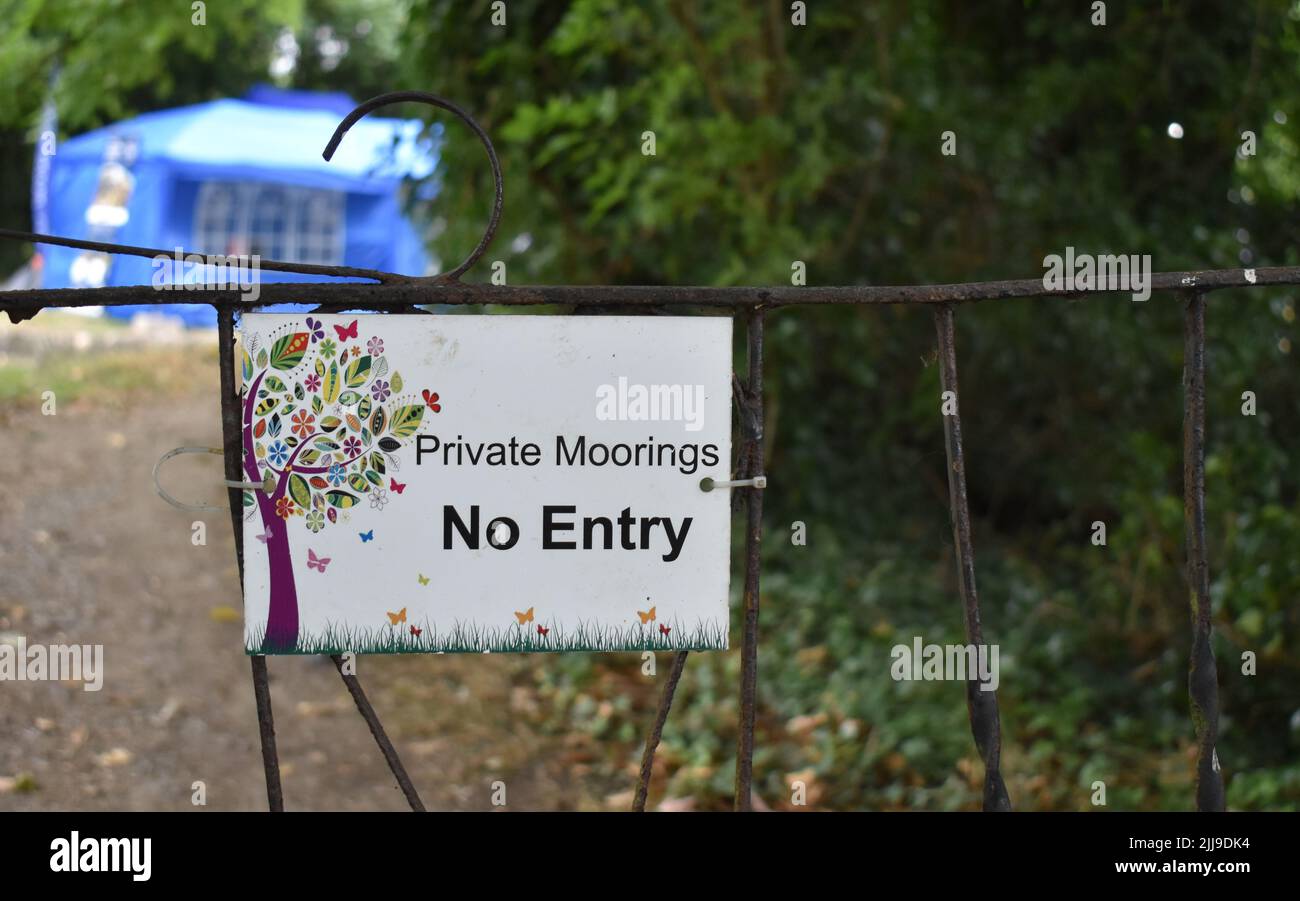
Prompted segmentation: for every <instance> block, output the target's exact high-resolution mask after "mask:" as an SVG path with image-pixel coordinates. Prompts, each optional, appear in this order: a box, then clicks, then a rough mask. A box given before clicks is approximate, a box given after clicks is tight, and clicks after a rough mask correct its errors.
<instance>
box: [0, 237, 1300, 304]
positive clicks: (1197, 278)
mask: <svg viewBox="0 0 1300 901" xmlns="http://www.w3.org/2000/svg"><path fill="white" fill-rule="evenodd" d="M5 237H9V238H19V239H23V240H38V241H43V242H45V243H59V244H66V245H68V246H74V247H77V246H83V245H86V244H88V243H90V242H84V241H75V240H73V239H69V238H57V237H53V236H49V235H37V234H32V233H28V232H15V231H12V230H9V229H0V238H5ZM95 246H102V247H116V245H95ZM140 249H141V248H132V250H140ZM263 265H264V268H268V267H265V264H263ZM277 266H278V267H279V268H280V269H282V270H283V271H288V272H299V271H304V269H307V270H312V271H315V270H320V269H331V268H335V269H337V268H338V267H304V266H300V265H299V264H297V263H293V264H277ZM328 274H331V275H346V274H348V273H346V272H343V271H342V270H339V271H336V272H330V273H328ZM381 274H382V273H381ZM383 275H385V277H386V278H388V279H389V281H387V282H386V283H383V284H374V283H354V282H325V283H310V284H303V283H287V284H286V283H273V284H261V285H259V286H258V288H259V293H258V296H257V298H256V299H250V298H249V297H247V296H244V295H243V294H241V293H240V291H239V290H238V289H230V288H225V289H222V288H216V287H193V289H192V290H191V289H190V288H188V287H187V288H186V289H185V290H174V291H157V290H155V289H154V288H152V287H151V286H149V285H133V286H126V287H113V288H96V289H94V290H93V291H87V290H83V289H78V288H50V289H33V290H22V291H5V292H0V312H7V313H9V316H10V319H11V320H13V321H15V322H18V321H21V320H23V319H30V318H31V317H32V316H34V315H36V314H37V313H38V312H40V311H41V310H42V309H43V308H45V307H81V306H121V305H124V304H155V303H157V304H162V303H186V304H189V303H194V304H211V305H213V306H217V307H231V308H236V309H243V310H252V309H257V308H259V307H262V306H266V305H267V304H273V303H301V302H304V299H305V298H309V301H310V302H313V303H320V304H325V305H328V306H330V307H332V308H336V309H370V310H376V311H385V310H402V309H405V308H408V307H410V306H412V305H418V304H423V305H430V304H447V305H473V304H499V305H502V306H540V305H560V306H574V307H609V306H631V307H672V306H686V307H725V308H738V309H744V308H748V307H752V306H753V305H754V304H755V303H759V304H762V305H763V306H764V307H789V306H816V305H822V304H830V305H841V304H884V305H888V304H921V305H925V304H952V303H972V302H976V301H984V300H1004V299H1011V298H1024V297H1055V298H1058V299H1078V298H1080V297H1084V296H1086V295H1087V294H1089V293H1114V292H1100V291H1099V292H1072V293H1071V292H1064V291H1049V290H1047V289H1046V288H1044V287H1043V282H1042V279H1019V280H1011V281H995V282H970V283H967V284H960V285H906V286H896V287H890V286H868V285H845V286H838V287H794V286H789V285H786V286H780V285H778V286H772V287H734V288H733V287H711V286H672V285H624V286H619V285H527V286H516V285H477V284H464V283H461V282H455V281H441V282H434V281H421V280H419V279H409V278H405V277H400V276H390V275H388V274H383ZM1188 285H1195V286H1196V287H1197V290H1200V291H1215V290H1220V289H1224V288H1250V287H1266V286H1277V285H1300V267H1278V268H1266V269H1257V270H1255V272H1254V280H1253V281H1249V280H1247V278H1246V276H1245V274H1244V271H1243V270H1241V269H1222V270H1207V271H1197V272H1168V273H1160V274H1157V275H1153V276H1152V290H1153V291H1182V290H1185V289H1186V287H1187V286H1188ZM1121 293H1122V292H1121Z"/></svg>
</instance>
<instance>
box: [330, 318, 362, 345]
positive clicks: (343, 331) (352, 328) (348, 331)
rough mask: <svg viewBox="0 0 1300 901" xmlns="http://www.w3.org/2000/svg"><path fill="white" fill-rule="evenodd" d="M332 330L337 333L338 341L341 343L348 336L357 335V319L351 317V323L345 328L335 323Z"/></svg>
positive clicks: (353, 336)
mask: <svg viewBox="0 0 1300 901" xmlns="http://www.w3.org/2000/svg"><path fill="white" fill-rule="evenodd" d="M334 331H336V332H338V333H339V343H342V342H344V341H346V340H348V339H349V338H355V337H356V336H357V321H356V320H355V319H353V320H352V324H351V325H349V326H348V327H347V328H344V327H343V326H341V325H336V326H334Z"/></svg>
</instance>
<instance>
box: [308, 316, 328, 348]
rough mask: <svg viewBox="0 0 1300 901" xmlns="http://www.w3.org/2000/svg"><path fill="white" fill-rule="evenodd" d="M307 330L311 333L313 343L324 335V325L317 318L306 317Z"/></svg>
mask: <svg viewBox="0 0 1300 901" xmlns="http://www.w3.org/2000/svg"><path fill="white" fill-rule="evenodd" d="M307 332H308V333H309V334H310V335H311V343H312V344H315V343H316V342H317V341H319V340H320V339H321V338H324V337H325V326H323V325H321V321H320V320H319V319H312V318H311V317H310V316H308V317H307Z"/></svg>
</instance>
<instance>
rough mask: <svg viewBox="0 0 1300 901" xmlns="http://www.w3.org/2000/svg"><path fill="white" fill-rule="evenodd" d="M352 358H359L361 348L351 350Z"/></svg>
mask: <svg viewBox="0 0 1300 901" xmlns="http://www.w3.org/2000/svg"><path fill="white" fill-rule="evenodd" d="M352 356H354V357H359V356H361V348H359V347H354V348H352Z"/></svg>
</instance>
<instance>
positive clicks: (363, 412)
mask: <svg viewBox="0 0 1300 901" xmlns="http://www.w3.org/2000/svg"><path fill="white" fill-rule="evenodd" d="M372 409H374V404H373V403H372V402H371V400H370V396H369V395H366V396H365V397H363V398H361V403H360V404H358V405H357V418H358V419H369V418H370V411H371V410H372Z"/></svg>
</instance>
